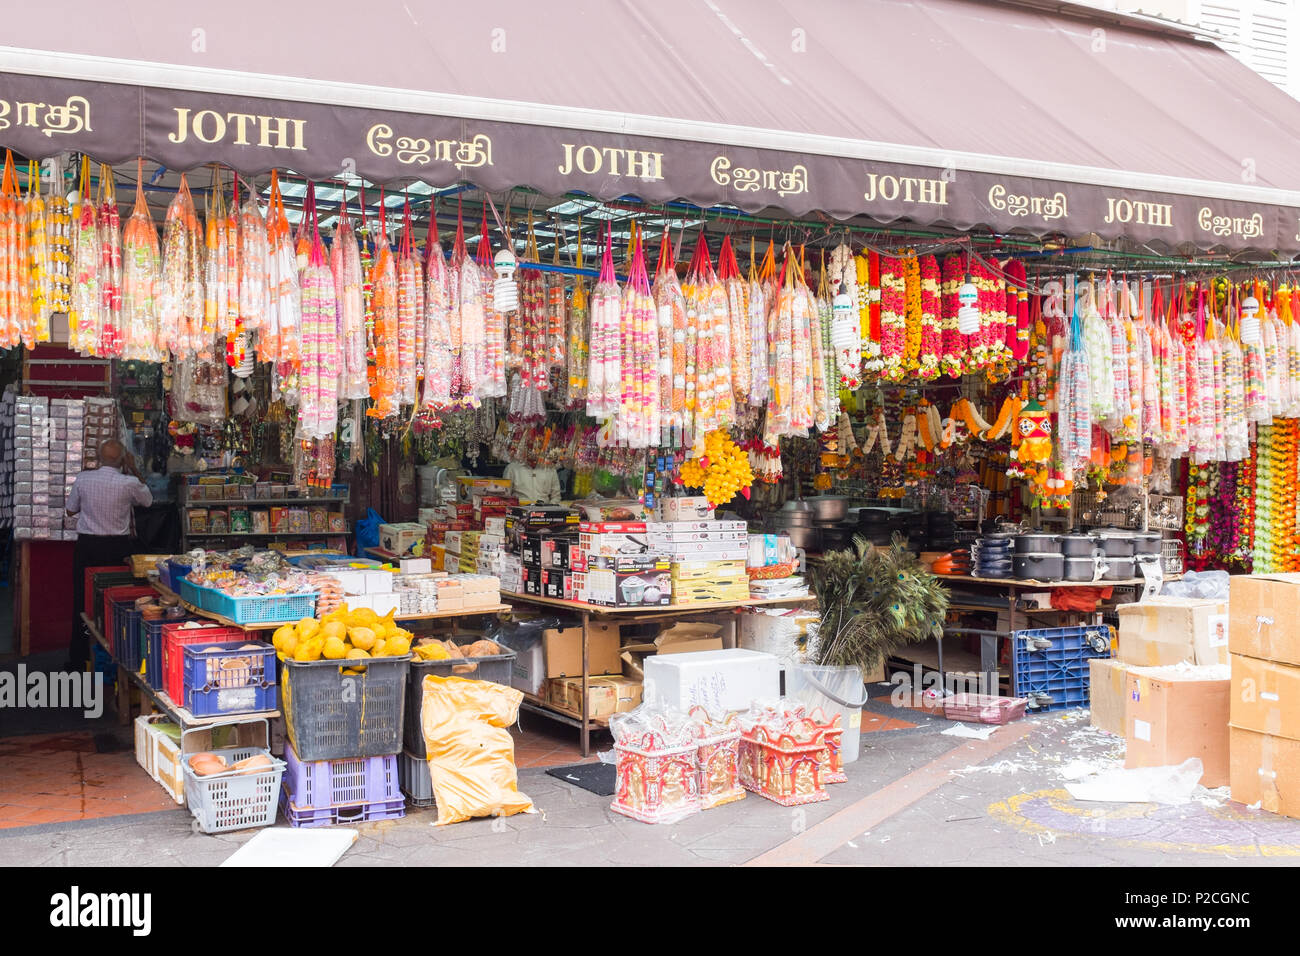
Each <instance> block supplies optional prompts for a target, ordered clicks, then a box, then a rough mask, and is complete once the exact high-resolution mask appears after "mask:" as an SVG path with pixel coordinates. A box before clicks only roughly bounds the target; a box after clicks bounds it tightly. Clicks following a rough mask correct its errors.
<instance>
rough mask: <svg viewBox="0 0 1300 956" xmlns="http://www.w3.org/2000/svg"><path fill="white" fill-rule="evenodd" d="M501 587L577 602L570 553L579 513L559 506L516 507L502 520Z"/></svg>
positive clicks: (576, 531) (575, 540) (576, 530)
mask: <svg viewBox="0 0 1300 956" xmlns="http://www.w3.org/2000/svg"><path fill="white" fill-rule="evenodd" d="M502 525H503V529H502V534H503V536H504V542H505V543H504V546H503V548H502V550H501V552H500V558H499V567H500V574H501V579H502V581H503V582H505V583H504V584H503V585H502V587H504V588H505V589H506V590H507V591H514V592H516V593H519V594H532V595H534V596H536V597H549V598H555V599H557V600H565V601H574V600H577V599H578V598H577V596H576V595H575V593H574V588H573V578H572V567H571V564H570V558H571V552H572V549H573V547H574V546H575V545H576V544H577V541H578V513H577V512H576V511H574V510H573V509H571V508H565V507H561V506H558V505H515V506H513V507H511V508H510V509H509V510H508V511H507V512H506V514H505V515H504V516H503V518H502Z"/></svg>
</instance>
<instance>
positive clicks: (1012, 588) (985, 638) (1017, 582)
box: [894, 574, 1182, 693]
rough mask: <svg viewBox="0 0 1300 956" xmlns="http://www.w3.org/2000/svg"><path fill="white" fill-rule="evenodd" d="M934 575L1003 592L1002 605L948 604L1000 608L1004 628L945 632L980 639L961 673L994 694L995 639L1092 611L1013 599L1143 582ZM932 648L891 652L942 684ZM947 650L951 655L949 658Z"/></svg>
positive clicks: (938, 649) (940, 662) (937, 650)
mask: <svg viewBox="0 0 1300 956" xmlns="http://www.w3.org/2000/svg"><path fill="white" fill-rule="evenodd" d="M935 577H936V578H938V579H939V580H940V581H943V582H945V583H946V584H950V585H958V584H969V585H975V586H977V587H981V588H988V589H990V590H994V589H996V590H1000V591H1004V592H1005V605H1002V604H1000V603H989V604H964V603H949V605H948V608H949V610H953V611H985V612H990V613H1000V612H1001V611H1002V610H1004V609H1005V610H1006V612H1007V627H1006V629H1005V630H988V629H980V628H968V627H945V628H944V635H945V636H947V637H960V636H962V635H969V636H975V637H978V638H979V639H980V653H979V664H978V667H979V670H978V672H976V671H973V670H971V669H970V668H969V666H962V667H961V670H960V671H954V673H961V674H965V675H967V676H971V675H974V674H976V673H978V674H979V675H980V676H982V677H983V678H984V679H985V682H986V683H987V685H988V686H989V687H990V688H991V690H989V691H988V693H997V688H998V686H999V682H1000V680H1001V677H1002V675H1001V674H1000V673H999V670H998V641H999V640H1001V639H1004V638H1008V639H1009V638H1010V637H1011V636H1012V635H1013V634H1014V633H1015V632H1016V631H1019V630H1024V629H1027V628H1029V627H1032V626H1037V627H1044V626H1047V622H1046V621H1044V622H1043V623H1041V624H1035V623H1034V622H1033V620H1032V618H1034V617H1039V616H1042V617H1053V616H1057V615H1062V614H1084V613H1094V612H1090V611H1087V612H1084V611H1072V610H1065V609H1059V608H1040V609H1025V608H1019V607H1017V604H1016V599H1017V598H1018V596H1019V595H1020V593H1021V592H1023V591H1050V590H1054V589H1056V588H1111V587H1135V586H1136V587H1138V588H1141V587H1143V586H1145V585H1146V583H1147V582H1146V579H1145V578H1127V579H1125V580H1122V581H1026V580H1022V579H1020V578H979V577H973V576H971V575H967V574H936V575H935ZM1180 577H1182V575H1179V574H1171V575H1168V576H1167V577H1165V578H1164V579H1163V580H1165V581H1176V580H1178V579H1179V578H1180ZM1108 609H1109V608H1108V607H1102V608H1099V610H1108ZM934 643H935V647H934V649H933V651H932V650H931V649H930V647H929V645H928V643H926V644H918V645H913V646H910V647H906V646H905V647H903V648H900V649H899V650H898V651H896V652H895V653H894V657H895V658H897V659H898V660H900V661H902V662H905V663H908V664H912V665H913V666H915V667H919V668H922V669H925V668H929V669H931V670H938V672H939V679H940V681H941V683H942V681H943V680H944V673H945V669H944V651H943V640H942V638H941V639H939V640H937V641H935V642H934ZM951 656H952V655H951V652H950V657H951ZM970 656H971V655H969V654H965V653H962V654H960V655H959V656H958V660H959V661H960V663H961V664H963V665H971V664H974V663H975V662H974V660H973V659H971V660H967V659H966V658H969V657H970Z"/></svg>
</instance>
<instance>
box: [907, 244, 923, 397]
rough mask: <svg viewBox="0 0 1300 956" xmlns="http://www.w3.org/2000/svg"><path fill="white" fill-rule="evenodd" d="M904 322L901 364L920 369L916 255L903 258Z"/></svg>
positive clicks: (919, 320) (917, 263) (919, 300)
mask: <svg viewBox="0 0 1300 956" xmlns="http://www.w3.org/2000/svg"><path fill="white" fill-rule="evenodd" d="M903 296H904V303H905V312H904V321H905V322H906V331H905V332H904V339H903V362H904V364H905V365H906V367H907V368H908V369H909V370H912V371H914V370H915V369H917V368H919V367H920V357H921V264H920V262H919V261H918V260H917V257H916V253H915V252H912V251H908V252H907V253H906V254H905V255H904V256H903Z"/></svg>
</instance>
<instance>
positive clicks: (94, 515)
mask: <svg viewBox="0 0 1300 956" xmlns="http://www.w3.org/2000/svg"><path fill="white" fill-rule="evenodd" d="M151 504H153V495H152V494H150V493H149V489H148V488H147V487H145V484H144V482H142V481H141V480H140V477H139V475H138V473H137V472H136V470H135V464H134V462H132V460H131V458H130V456H129V455H128V454H127V452H126V448H125V446H123V444H122V443H121V442H120V441H116V440H110V441H106V442H104V443H103V444H102V445H100V446H99V467H98V468H95V469H91V470H89V471H83V472H81V474H79V475H77V478H76V480H75V481H74V482H73V483H72V490H71V491H70V492H69V493H68V501H67V505H66V508H67V512H68V514H69V515H77V544H76V547H75V549H74V550H73V553H72V613H73V623H72V641H71V642H70V644H69V646H68V669H69V670H83V669H84V668H85V665H86V660H87V658H88V657H89V650H90V649H89V642H88V640H87V635H86V629H85V627H84V626H83V625H82V623H81V612H82V610H83V609H84V608H85V606H86V568H95V567H104V566H111V565H117V564H124V563H125V562H126V558H127V556H128V555H130V554H131V552H132V551H133V550H134V546H135V535H134V528H133V525H134V517H135V511H134V509H135V506H137V505H139V506H140V507H142V508H147V507H148V506H149V505H151Z"/></svg>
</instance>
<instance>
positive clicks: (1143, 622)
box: [1116, 597, 1228, 667]
mask: <svg viewBox="0 0 1300 956" xmlns="http://www.w3.org/2000/svg"><path fill="white" fill-rule="evenodd" d="M1116 613H1117V614H1118V615H1119V656H1120V660H1122V661H1124V662H1125V663H1128V664H1132V665H1135V666H1138V667H1160V666H1163V665H1166V664H1177V663H1179V662H1181V661H1190V662H1192V663H1194V664H1198V665H1200V664H1226V663H1228V605H1227V603H1225V602H1223V601H1210V600H1202V599H1200V598H1176V597H1154V598H1150V599H1148V600H1146V601H1143V602H1142V603H1140V604H1121V605H1120V606H1119V607H1118V608H1116Z"/></svg>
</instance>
